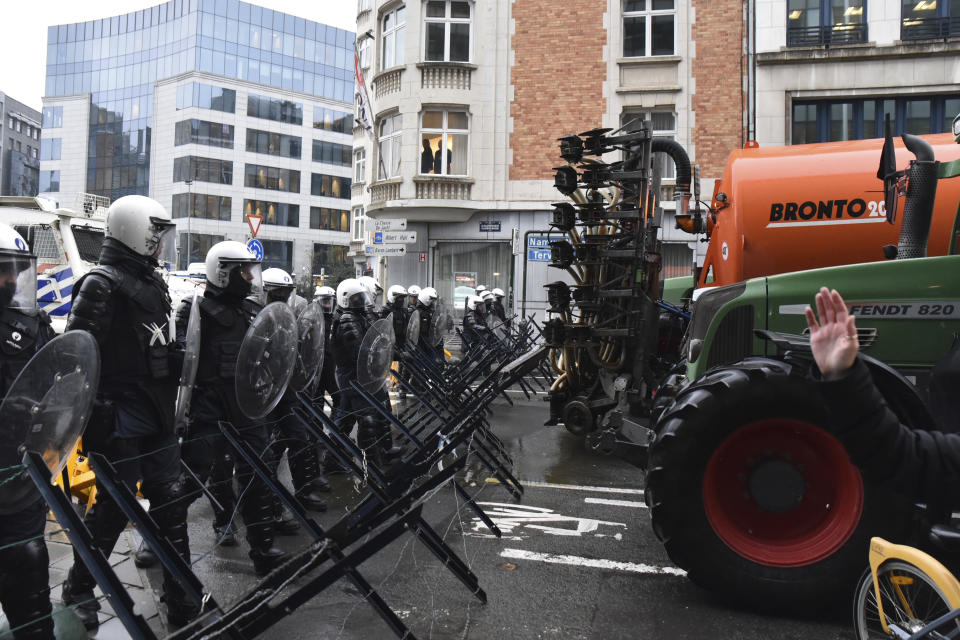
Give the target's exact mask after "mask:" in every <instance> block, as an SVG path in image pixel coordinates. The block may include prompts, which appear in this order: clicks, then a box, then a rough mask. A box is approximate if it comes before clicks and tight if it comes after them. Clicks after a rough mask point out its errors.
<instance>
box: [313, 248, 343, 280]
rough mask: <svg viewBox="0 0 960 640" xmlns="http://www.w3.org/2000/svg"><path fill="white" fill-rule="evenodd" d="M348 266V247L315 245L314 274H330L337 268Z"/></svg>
mask: <svg viewBox="0 0 960 640" xmlns="http://www.w3.org/2000/svg"><path fill="white" fill-rule="evenodd" d="M345 264H347V247H344V246H341V245H336V244H322V243H319V242H314V243H313V273H320V270H321V269H326V270H327V271H328V272H329V271H330V270H331V269H332V268H333V267H335V266H338V265H345Z"/></svg>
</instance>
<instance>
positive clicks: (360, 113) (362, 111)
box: [353, 43, 373, 135]
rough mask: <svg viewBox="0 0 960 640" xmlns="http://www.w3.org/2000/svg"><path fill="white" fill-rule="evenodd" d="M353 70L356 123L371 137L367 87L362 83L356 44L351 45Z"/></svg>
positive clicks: (371, 126) (371, 125) (371, 123)
mask: <svg viewBox="0 0 960 640" xmlns="http://www.w3.org/2000/svg"><path fill="white" fill-rule="evenodd" d="M353 69H354V74H355V75H356V79H357V122H358V123H359V124H360V126H361V127H363V128H364V129H366V130H367V133H368V134H369V135H373V120H372V119H371V111H370V96H369V95H367V85H366V83H365V82H364V81H363V72H362V71H361V70H360V53H359V52H358V51H357V44H356V43H354V44H353Z"/></svg>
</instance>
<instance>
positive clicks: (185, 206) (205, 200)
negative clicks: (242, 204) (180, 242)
mask: <svg viewBox="0 0 960 640" xmlns="http://www.w3.org/2000/svg"><path fill="white" fill-rule="evenodd" d="M232 204H233V199H232V198H230V197H229V196H215V195H208V194H205V193H175V194H173V217H174V218H186V217H190V218H206V219H207V220H225V221H227V222H229V221H230V207H231V206H232ZM184 246H186V245H184Z"/></svg>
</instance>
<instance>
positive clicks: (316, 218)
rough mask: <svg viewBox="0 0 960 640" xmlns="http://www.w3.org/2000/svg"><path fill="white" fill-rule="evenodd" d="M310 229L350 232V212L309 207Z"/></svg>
mask: <svg viewBox="0 0 960 640" xmlns="http://www.w3.org/2000/svg"><path fill="white" fill-rule="evenodd" d="M310 228H311V229H320V230H323V231H345V232H347V233H349V232H350V212H349V211H347V210H346V209H328V208H327V207H310Z"/></svg>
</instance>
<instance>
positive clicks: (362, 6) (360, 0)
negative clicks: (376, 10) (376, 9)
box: [357, 0, 370, 15]
mask: <svg viewBox="0 0 960 640" xmlns="http://www.w3.org/2000/svg"><path fill="white" fill-rule="evenodd" d="M364 11H370V0H357V15H360V14H361V13H363V12H364Z"/></svg>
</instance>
